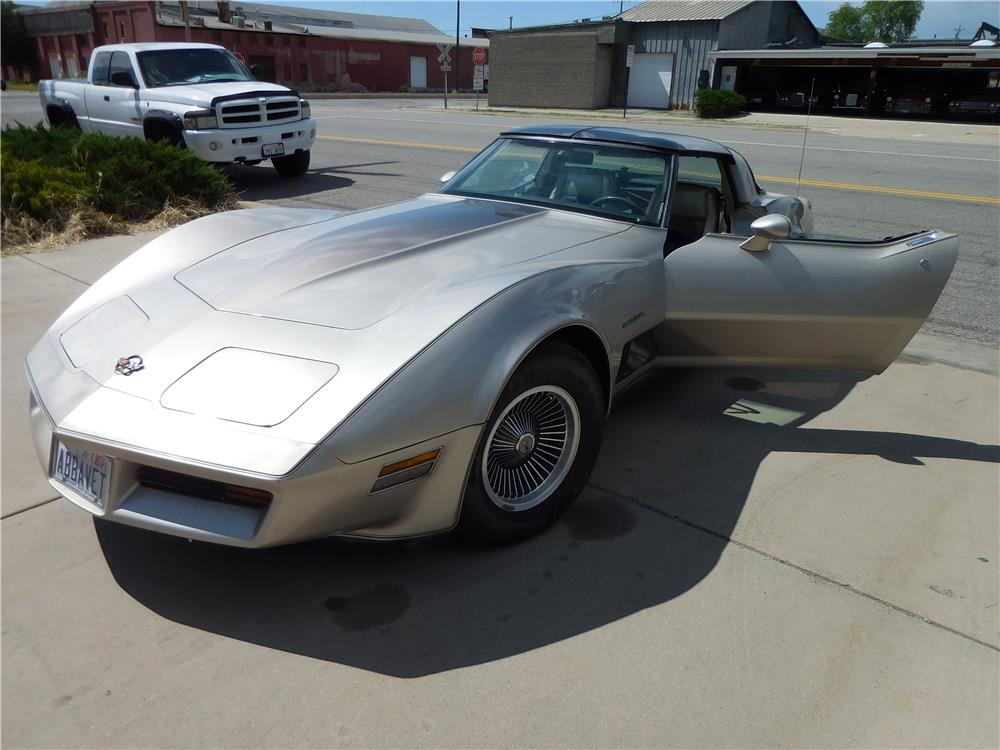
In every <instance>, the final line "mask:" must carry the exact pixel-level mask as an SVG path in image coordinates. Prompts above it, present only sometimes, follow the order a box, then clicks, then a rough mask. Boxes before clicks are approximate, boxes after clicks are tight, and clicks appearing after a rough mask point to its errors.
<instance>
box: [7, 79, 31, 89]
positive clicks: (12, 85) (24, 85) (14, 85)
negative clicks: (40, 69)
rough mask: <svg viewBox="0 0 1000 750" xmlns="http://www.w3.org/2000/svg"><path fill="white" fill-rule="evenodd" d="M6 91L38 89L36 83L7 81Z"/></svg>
mask: <svg viewBox="0 0 1000 750" xmlns="http://www.w3.org/2000/svg"><path fill="white" fill-rule="evenodd" d="M7 90H8V91H38V84H37V83H31V82H30V81H28V82H25V81H7Z"/></svg>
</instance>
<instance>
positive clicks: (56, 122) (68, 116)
mask: <svg viewBox="0 0 1000 750" xmlns="http://www.w3.org/2000/svg"><path fill="white" fill-rule="evenodd" d="M46 114H48V116H49V125H51V126H52V127H54V128H67V129H68V130H81V129H82V128H81V127H80V123H79V122H78V121H77V119H76V114H74V112H73V110H71V109H63V108H62V107H54V106H53V107H49V109H48V112H47V113H46Z"/></svg>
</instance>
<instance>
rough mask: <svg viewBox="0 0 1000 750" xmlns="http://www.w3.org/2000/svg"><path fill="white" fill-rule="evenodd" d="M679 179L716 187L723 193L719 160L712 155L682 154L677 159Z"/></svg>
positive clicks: (679, 180)
mask: <svg viewBox="0 0 1000 750" xmlns="http://www.w3.org/2000/svg"><path fill="white" fill-rule="evenodd" d="M677 181H678V182H690V183H694V184H695V185H703V186H705V187H710V188H715V189H716V190H718V191H719V194H720V195H721V194H722V192H723V191H722V172H721V170H720V169H719V162H718V160H717V159H713V158H712V157H710V156H681V157H678V159H677Z"/></svg>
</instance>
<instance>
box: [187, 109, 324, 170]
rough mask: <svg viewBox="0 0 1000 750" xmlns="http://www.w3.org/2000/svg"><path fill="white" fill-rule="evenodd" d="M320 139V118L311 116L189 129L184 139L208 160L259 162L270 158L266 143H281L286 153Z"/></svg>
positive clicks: (292, 152)
mask: <svg viewBox="0 0 1000 750" xmlns="http://www.w3.org/2000/svg"><path fill="white" fill-rule="evenodd" d="M315 140H316V121H315V120H313V119H312V118H311V117H307V118H305V119H304V120H296V121H295V122H290V123H284V124H281V125H268V126H267V127H259V128H218V129H212V130H185V131H184V143H185V144H186V145H187V147H188V148H189V149H190V150H191V151H194V152H195V153H196V154H197V155H198V156H199V157H200V158H202V159H204V160H205V161H212V162H220V163H227V164H228V163H230V162H258V161H262V160H264V159H270V158H271V157H270V156H264V155H263V148H264V146H265V145H269V144H275V143H280V144H282V145H284V147H285V155H286V156H290V155H291V154H294V153H295V152H296V151H308V150H310V149H311V148H312V145H313V142H314V141H315Z"/></svg>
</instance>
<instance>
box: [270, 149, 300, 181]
mask: <svg viewBox="0 0 1000 750" xmlns="http://www.w3.org/2000/svg"><path fill="white" fill-rule="evenodd" d="M271 164H273V165H274V168H275V169H276V170H278V174H280V175H281V176H282V177H301V176H302V175H304V174H305V173H306V170H307V169H309V152H308V151H296V152H295V153H294V154H290V155H288V156H275V157H273V158H272V159H271Z"/></svg>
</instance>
